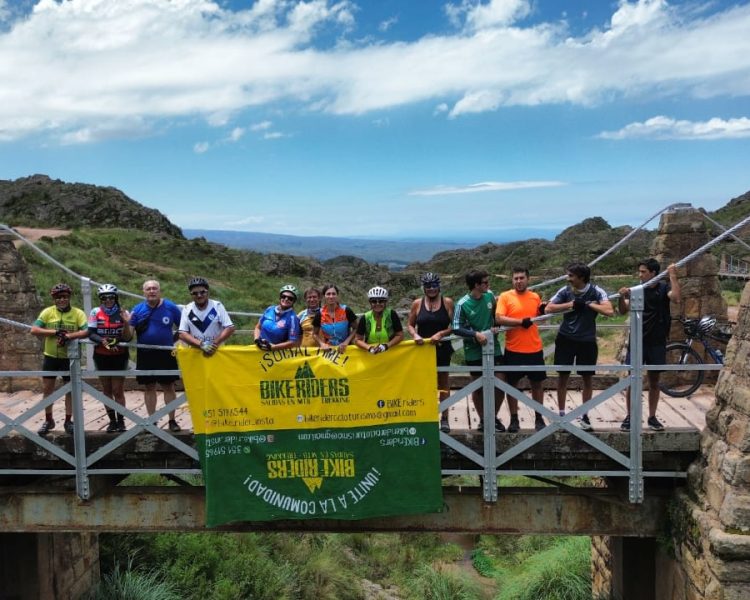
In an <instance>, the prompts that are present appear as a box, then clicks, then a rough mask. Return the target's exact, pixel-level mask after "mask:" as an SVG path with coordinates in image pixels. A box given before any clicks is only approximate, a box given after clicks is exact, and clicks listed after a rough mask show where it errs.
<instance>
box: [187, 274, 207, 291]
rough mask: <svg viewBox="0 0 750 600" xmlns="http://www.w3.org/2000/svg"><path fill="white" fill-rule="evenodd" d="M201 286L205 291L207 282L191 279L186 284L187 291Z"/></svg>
mask: <svg viewBox="0 0 750 600" xmlns="http://www.w3.org/2000/svg"><path fill="white" fill-rule="evenodd" d="M198 286H202V287H204V288H206V289H208V281H206V280H205V279H204V278H203V277H193V278H192V279H191V280H190V281H189V282H188V289H189V290H192V289H193V288H194V287H198Z"/></svg>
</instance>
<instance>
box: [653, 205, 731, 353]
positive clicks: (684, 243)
mask: <svg viewBox="0 0 750 600" xmlns="http://www.w3.org/2000/svg"><path fill="white" fill-rule="evenodd" d="M710 240H711V236H710V235H709V233H708V229H707V227H706V220H705V219H704V218H703V216H702V215H701V213H700V212H698V211H697V210H695V209H694V208H688V209H679V210H674V211H670V212H666V213H664V214H663V215H662V216H661V221H660V223H659V232H658V233H657V235H656V238H655V239H654V243H653V245H652V246H651V253H652V254H653V256H654V257H655V258H656V259H657V260H658V261H659V262H660V263H661V267H662V269H666V268H667V265H669V264H670V263H674V262H677V261H679V260H681V259H683V258H685V257H686V256H688V255H689V254H690V253H691V252H693V251H695V250H697V249H698V248H700V247H701V246H703V245H704V244H706V243H708V242H709V241H710ZM677 273H678V276H679V279H680V288H681V290H682V293H681V295H682V302H681V303H680V306H679V307H677V306H676V305H674V304H673V305H672V316H673V317H676V316H678V315H682V316H684V317H687V318H690V319H694V318H696V317H702V316H704V315H712V316H714V317H717V318H718V319H721V320H726V316H727V303H726V302H725V301H724V299H723V298H722V297H721V287H720V285H719V261H718V260H717V259H716V257H715V256H713V255H712V254H708V253H705V252H704V253H703V254H701V255H699V256H696V257H695V258H693V259H692V260H691V261H690V262H688V263H687V264H686V265H685V266H684V267H681V268H680V269H678V271H677ZM672 333H673V336H672V338H673V339H678V338H679V337H681V336H682V335H683V334H682V329H681V328H680V325H679V324H675V326H674V329H673V332H672Z"/></svg>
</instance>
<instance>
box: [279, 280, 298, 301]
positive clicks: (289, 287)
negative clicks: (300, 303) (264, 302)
mask: <svg viewBox="0 0 750 600" xmlns="http://www.w3.org/2000/svg"><path fill="white" fill-rule="evenodd" d="M284 292H289V293H290V294H292V295H293V296H294V297H295V298H299V292H298V291H297V288H296V287H294V286H293V285H292V284H291V283H287V284H286V285H282V286H281V289H280V290H279V295H281V294H283V293H284Z"/></svg>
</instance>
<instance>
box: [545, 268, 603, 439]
mask: <svg viewBox="0 0 750 600" xmlns="http://www.w3.org/2000/svg"><path fill="white" fill-rule="evenodd" d="M567 271H568V285H566V286H565V287H563V288H560V289H559V290H558V291H557V293H556V294H555V295H554V296H552V298H551V299H550V301H549V303H548V304H547V308H546V309H545V312H546V313H548V314H549V313H556V312H565V315H564V316H563V322H562V324H561V325H560V330H559V331H558V333H557V338H555V364H556V365H573V364H575V365H578V366H580V365H595V364H596V360H597V358H598V356H599V347H598V346H597V344H596V317H598V316H599V315H604V316H605V317H611V316H612V315H613V314H614V309H613V308H612V303H611V302H610V301H609V300H608V298H607V292H605V291H604V290H603V289H602V288H600V287H599V286H597V285H594V284H593V283H591V269H590V268H589V267H588V266H587V265H585V264H583V263H573V264H571V265H569V266H568V269H567ZM570 373H571V372H570V371H560V372H558V379H557V408H558V410H559V412H560V416H561V417H562V416H563V415H565V398H566V396H567V393H568V379H569V378H570ZM578 373H579V374H580V375H581V378H582V379H583V389H582V392H581V397H582V398H581V399H582V402H584V403H586V402H588V401H589V400H591V396H592V395H593V381H594V371H593V370H590V371H581V370H580V369H579V370H578ZM579 425H580V427H581V429H584V430H585V431H591V429H592V427H591V421H590V420H589V416H588V413H584V414H583V416H582V417H581V419H580V420H579Z"/></svg>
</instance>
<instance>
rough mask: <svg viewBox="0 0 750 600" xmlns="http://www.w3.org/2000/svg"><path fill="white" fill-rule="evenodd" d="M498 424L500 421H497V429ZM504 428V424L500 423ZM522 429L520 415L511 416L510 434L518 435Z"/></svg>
mask: <svg viewBox="0 0 750 600" xmlns="http://www.w3.org/2000/svg"><path fill="white" fill-rule="evenodd" d="M497 423H499V421H498V420H495V429H497ZM500 425H501V426H502V423H500ZM519 429H521V425H520V423H519V422H518V415H511V416H510V423H509V424H508V433H518V430H519Z"/></svg>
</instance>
